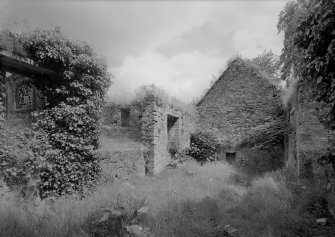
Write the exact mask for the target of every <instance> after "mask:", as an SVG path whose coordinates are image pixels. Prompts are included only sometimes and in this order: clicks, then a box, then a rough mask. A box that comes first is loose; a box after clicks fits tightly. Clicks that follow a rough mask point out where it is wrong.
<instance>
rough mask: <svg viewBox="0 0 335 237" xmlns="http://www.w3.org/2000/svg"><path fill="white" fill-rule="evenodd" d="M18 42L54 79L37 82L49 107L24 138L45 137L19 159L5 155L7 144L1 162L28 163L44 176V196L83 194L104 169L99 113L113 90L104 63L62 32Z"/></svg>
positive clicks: (43, 33) (38, 115)
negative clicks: (99, 148) (15, 161)
mask: <svg viewBox="0 0 335 237" xmlns="http://www.w3.org/2000/svg"><path fill="white" fill-rule="evenodd" d="M20 40H21V41H22V44H23V45H22V47H23V48H24V50H25V52H26V53H27V55H28V57H29V58H31V59H33V60H34V61H35V62H37V63H39V64H42V65H48V66H49V67H51V69H52V70H53V71H54V74H52V75H50V76H46V75H41V76H40V75H36V76H35V78H34V82H33V83H34V85H36V87H37V88H38V89H39V90H40V91H41V93H42V95H43V98H44V99H43V100H44V102H45V104H44V110H43V111H42V112H39V113H35V114H34V124H33V127H34V131H31V135H27V134H25V136H28V137H27V138H28V139H29V138H30V136H32V137H33V138H38V139H37V140H39V138H40V136H36V135H35V134H37V133H38V134H42V135H41V136H43V137H44V138H43V139H42V140H40V141H36V144H33V145H31V144H29V145H28V147H25V146H23V147H18V148H16V149H15V150H16V151H17V150H19V152H21V153H20V154H7V153H6V151H9V152H11V149H10V148H11V147H10V145H11V144H7V146H6V144H5V146H6V147H2V148H3V149H2V153H1V154H2V156H3V157H2V158H4V159H3V160H8V159H9V158H10V157H14V158H15V157H16V156H19V158H20V159H21V160H26V161H28V160H29V164H31V165H32V166H31V167H30V168H31V169H33V170H35V171H37V170H38V171H39V172H40V179H41V180H40V183H39V188H40V193H41V196H42V197H47V196H49V195H65V194H71V193H74V192H78V191H80V192H82V191H83V190H84V189H85V188H86V187H91V186H92V185H93V184H94V183H95V180H96V179H97V177H98V175H99V170H100V167H99V163H98V157H97V154H96V152H95V151H94V150H96V149H97V148H98V146H99V144H98V140H99V136H100V115H101V109H102V106H103V102H104V97H105V94H106V90H107V88H108V87H109V85H110V76H109V74H108V72H107V65H106V62H105V61H104V59H103V58H101V57H100V56H98V55H97V54H96V53H95V52H94V51H93V49H92V47H91V46H90V45H89V44H88V43H85V42H80V41H75V40H71V39H69V38H68V37H66V36H65V35H64V34H63V33H62V32H61V31H60V29H59V28H56V29H55V30H52V31H45V30H36V31H33V32H30V33H27V34H25V35H21V36H20ZM2 80H3V79H2ZM3 86H4V84H1V88H2V87H3ZM2 96H3V94H2ZM0 109H1V108H0ZM18 141H22V139H19V140H18ZM2 145H3V144H2ZM14 160H15V159H14ZM25 164H26V165H27V164H28V163H27V162H26V163H25ZM35 166H38V167H35ZM13 172H14V171H13Z"/></svg>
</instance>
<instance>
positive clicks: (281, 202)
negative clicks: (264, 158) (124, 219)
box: [0, 162, 315, 237]
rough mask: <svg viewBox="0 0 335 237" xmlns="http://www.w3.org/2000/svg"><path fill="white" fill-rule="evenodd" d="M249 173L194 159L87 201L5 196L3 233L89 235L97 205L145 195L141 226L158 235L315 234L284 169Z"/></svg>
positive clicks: (105, 189)
mask: <svg viewBox="0 0 335 237" xmlns="http://www.w3.org/2000/svg"><path fill="white" fill-rule="evenodd" d="M247 179H248V177H244V176H243V175H240V174H239V173H238V172H237V171H236V170H235V169H234V168H233V167H232V166H230V165H228V164H225V163H209V164H205V165H203V166H200V165H199V164H197V163H195V162H190V163H187V164H185V165H184V166H182V167H181V168H179V169H170V170H166V171H164V172H163V173H162V174H160V175H159V176H156V177H142V178H134V179H133V180H130V181H128V182H126V183H114V184H110V185H105V186H101V187H98V188H97V190H96V192H95V193H93V194H92V195H90V196H88V197H86V198H84V199H82V200H77V199H75V198H66V199H65V198H64V199H59V200H56V201H55V202H54V203H53V204H52V205H47V204H45V203H43V202H41V203H37V204H34V203H32V202H25V201H22V200H21V201H19V200H17V199H15V197H12V198H10V197H7V199H4V198H2V200H1V205H0V236H6V237H7V236H8V237H10V236H25V237H30V236H32V237H35V236H36V237H37V236H38V237H42V236H48V237H56V236H57V237H58V236H59V237H60V236H78V237H79V236H84V237H85V236H90V235H89V234H88V233H87V232H86V230H87V219H88V218H89V217H90V216H92V215H93V214H94V213H96V212H97V210H100V209H108V208H112V207H115V206H116V205H117V204H118V205H120V203H121V204H124V205H128V206H129V205H136V204H137V203H139V202H140V200H143V199H144V200H145V202H146V203H147V205H148V206H149V208H150V209H149V214H150V217H149V218H147V219H145V220H143V224H144V225H146V226H148V227H149V228H150V229H151V231H152V232H153V234H154V236H190V237H193V236H222V235H220V231H222V230H223V229H230V230H232V229H236V231H235V232H234V236H251V237H253V236H255V237H274V236H290V237H291V236H292V237H293V236H313V233H312V232H311V231H312V230H311V228H310V227H311V226H312V224H313V223H314V222H315V219H313V217H312V216H310V215H309V214H307V213H306V212H303V211H302V209H301V208H300V207H301V205H297V204H296V203H297V202H296V197H295V196H294V195H293V194H292V192H291V191H290V190H289V189H288V188H287V185H286V184H285V178H284V176H283V175H282V173H281V172H275V173H269V174H267V175H265V176H263V177H261V178H256V179H253V180H252V181H250V180H247ZM246 183H248V185H245V184H246ZM227 225H229V227H228V226H227Z"/></svg>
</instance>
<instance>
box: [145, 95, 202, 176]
mask: <svg viewBox="0 0 335 237" xmlns="http://www.w3.org/2000/svg"><path fill="white" fill-rule="evenodd" d="M169 119H170V120H169ZM171 119H172V120H173V121H172V123H171ZM169 121H170V122H169ZM142 129H143V138H144V139H142V140H143V141H144V143H145V144H146V145H147V147H148V148H149V150H148V152H147V153H148V155H147V156H146V162H147V163H148V164H150V165H149V166H148V169H147V171H148V174H157V173H159V172H160V171H162V170H163V169H164V167H165V166H166V165H167V164H168V163H169V161H170V159H171V156H170V153H169V149H173V148H175V149H177V150H181V149H185V148H188V147H190V136H191V133H192V132H194V131H195V129H196V119H195V118H193V119H192V116H191V115H189V114H186V113H183V112H182V111H181V110H180V109H177V108H175V107H173V106H172V105H169V104H164V103H162V102H159V101H158V100H156V99H155V100H152V101H150V102H149V104H148V105H147V106H146V107H145V109H144V113H143V118H142Z"/></svg>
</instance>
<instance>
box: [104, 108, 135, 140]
mask: <svg viewBox="0 0 335 237" xmlns="http://www.w3.org/2000/svg"><path fill="white" fill-rule="evenodd" d="M122 110H128V111H129V121H128V124H124V123H123V118H122V116H121V112H122ZM103 113H104V114H103V125H104V126H105V130H108V136H109V137H116V138H120V137H126V138H129V139H134V140H139V139H140V138H141V116H142V115H141V111H140V110H139V108H138V107H137V106H134V105H133V106H120V105H109V106H106V107H105V108H104V111H103Z"/></svg>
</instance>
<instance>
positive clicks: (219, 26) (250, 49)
mask: <svg viewBox="0 0 335 237" xmlns="http://www.w3.org/2000/svg"><path fill="white" fill-rule="evenodd" d="M285 3H286V1H182V2H178V1H156V2H154V1H94V2H93V1H70V2H68V1H5V2H4V4H0V7H1V8H2V11H3V12H6V14H9V15H10V16H12V17H14V18H15V17H16V16H17V17H20V18H21V19H25V18H27V19H28V20H30V22H31V23H32V25H34V26H38V27H44V28H53V27H54V26H60V27H61V28H62V29H63V31H64V32H65V33H66V34H68V35H69V36H70V37H72V38H77V39H82V40H88V41H90V42H91V43H92V44H93V46H94V48H95V49H96V50H97V51H98V52H99V53H102V54H103V55H104V56H105V57H106V58H107V60H108V66H109V68H110V71H111V72H112V74H113V75H115V77H116V79H115V82H114V84H113V86H112V88H111V94H113V95H118V94H120V91H123V92H122V96H123V97H127V96H126V95H127V94H128V95H129V96H130V95H131V94H132V93H133V91H134V90H135V89H136V88H137V87H138V86H140V85H142V84H151V83H155V84H157V86H160V87H163V88H164V89H166V90H167V91H168V92H170V93H171V94H172V95H176V96H178V97H179V98H181V99H184V100H190V99H191V98H192V97H196V96H199V95H200V94H201V92H202V91H203V90H204V89H206V88H207V87H208V86H209V82H210V80H211V79H212V74H214V75H215V76H217V73H218V71H219V70H220V69H222V68H223V67H224V66H225V64H226V60H227V59H228V58H230V57H231V56H233V54H234V53H236V52H240V53H241V54H242V56H244V57H254V56H256V55H257V54H259V53H261V52H262V51H263V49H272V50H273V51H274V52H275V53H277V54H279V53H280V49H281V47H282V42H281V39H282V37H281V36H278V35H277V29H276V24H277V20H278V14H279V12H280V11H281V9H283V7H284V5H285ZM121 89H122V90H121ZM126 92H127V93H126ZM123 97H122V98H123Z"/></svg>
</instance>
